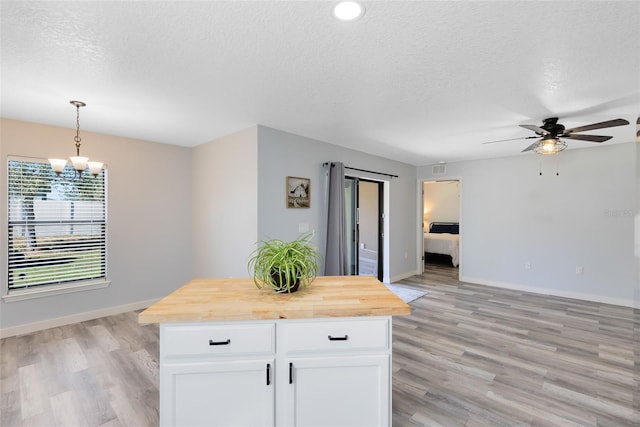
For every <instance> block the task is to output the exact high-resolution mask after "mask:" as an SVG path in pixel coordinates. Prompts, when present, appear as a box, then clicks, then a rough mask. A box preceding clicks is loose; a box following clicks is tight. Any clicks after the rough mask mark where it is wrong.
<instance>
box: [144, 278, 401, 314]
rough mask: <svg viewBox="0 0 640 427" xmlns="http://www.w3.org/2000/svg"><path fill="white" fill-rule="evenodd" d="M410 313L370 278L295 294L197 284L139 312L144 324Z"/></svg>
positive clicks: (319, 281)
mask: <svg viewBox="0 0 640 427" xmlns="http://www.w3.org/2000/svg"><path fill="white" fill-rule="evenodd" d="M408 314H411V307H409V305H408V304H406V303H405V302H404V301H402V300H401V299H400V298H399V297H398V296H396V295H395V294H394V293H393V292H391V291H390V290H389V289H387V287H386V286H384V285H383V284H382V283H380V282H379V281H378V280H377V279H376V278H374V277H371V276H319V277H316V279H315V280H314V281H313V282H311V283H310V284H309V285H308V286H307V287H306V288H304V289H300V290H298V291H297V292H294V293H292V294H278V293H276V292H274V291H273V290H272V289H270V288H263V289H258V288H256V286H255V285H254V283H253V279H251V278H239V279H195V280H192V281H190V282H189V283H187V284H186V285H184V286H182V287H181V288H180V289H178V290H176V291H175V292H173V293H171V294H169V295H168V296H166V297H165V298H163V299H161V300H160V301H158V302H157V303H155V304H153V305H152V306H151V307H149V308H148V309H146V310H145V311H143V312H142V313H140V315H139V317H138V321H139V322H140V323H166V322H210V321H226V320H268V319H303V318H314V317H359V316H391V315H408Z"/></svg>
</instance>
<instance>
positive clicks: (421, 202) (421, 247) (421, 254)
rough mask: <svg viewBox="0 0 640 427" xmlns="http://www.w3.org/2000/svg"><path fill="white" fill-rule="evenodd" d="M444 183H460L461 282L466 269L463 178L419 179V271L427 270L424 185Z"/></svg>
mask: <svg viewBox="0 0 640 427" xmlns="http://www.w3.org/2000/svg"><path fill="white" fill-rule="evenodd" d="M444 181H458V185H459V187H458V194H459V199H458V200H459V201H458V204H459V206H458V207H459V209H460V220H459V224H460V241H459V250H460V254H459V256H458V280H460V278H461V277H463V269H464V263H463V253H464V251H463V250H462V248H463V240H464V231H463V229H464V225H463V224H464V222H463V216H464V209H463V206H464V205H463V200H464V197H463V189H464V186H463V185H462V177H460V176H445V177H438V178H437V179H435V178H431V179H425V178H423V179H419V180H418V203H417V205H418V209H417V211H418V212H417V214H418V218H417V219H418V222H417V233H418V239H417V248H418V256H417V262H418V268H417V271H418V272H419V274H422V273H424V272H425V268H424V261H425V260H424V236H423V235H424V231H425V230H424V183H425V182H444Z"/></svg>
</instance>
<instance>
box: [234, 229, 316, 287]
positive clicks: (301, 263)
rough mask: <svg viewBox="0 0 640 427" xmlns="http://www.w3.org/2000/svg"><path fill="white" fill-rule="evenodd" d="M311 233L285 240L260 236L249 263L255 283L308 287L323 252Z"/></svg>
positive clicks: (261, 285) (270, 285)
mask: <svg viewBox="0 0 640 427" xmlns="http://www.w3.org/2000/svg"><path fill="white" fill-rule="evenodd" d="M312 236H313V234H312V233H305V234H302V235H300V236H299V237H298V238H297V239H295V240H293V241H290V242H284V241H282V240H278V239H269V240H261V241H260V242H258V248H257V249H256V250H254V251H253V252H252V254H251V255H252V256H251V258H250V259H249V262H248V263H247V268H248V270H249V273H250V274H251V275H252V277H253V282H254V283H255V285H256V287H258V288H262V287H264V286H269V287H271V288H272V289H274V290H275V291H276V292H288V293H291V292H295V291H297V290H298V287H300V286H302V287H303V288H304V287H306V286H307V285H308V284H309V283H311V282H312V281H313V279H315V277H316V275H317V274H318V261H319V260H320V254H319V253H318V251H317V249H316V247H315V246H314V245H313V244H312V243H311V242H310V240H311V237H312Z"/></svg>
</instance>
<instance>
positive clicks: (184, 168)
mask: <svg viewBox="0 0 640 427" xmlns="http://www.w3.org/2000/svg"><path fill="white" fill-rule="evenodd" d="M0 124H1V130H0V141H1V145H0V158H1V159H2V162H3V163H2V164H3V166H2V170H3V171H5V172H3V173H1V174H0V223H2V224H6V221H7V217H6V216H7V194H6V191H7V182H6V161H7V156H9V155H14V156H25V157H37V158H48V157H60V156H63V157H64V156H68V155H71V154H73V153H74V149H75V147H74V145H73V135H74V130H72V129H64V128H59V127H54V126H47V125H41V124H35V123H27V122H21V121H16V120H9V119H1V122H0ZM82 141H83V144H82V148H81V151H82V154H84V155H87V156H89V157H90V158H92V159H96V160H98V159H99V160H101V161H104V162H106V163H107V165H108V177H107V178H108V184H107V185H108V205H107V215H108V229H107V257H108V270H107V275H108V278H109V280H111V285H110V286H109V287H107V288H102V289H96V290H90V291H83V292H76V293H69V294H64V295H56V296H49V297H44V298H38V299H30V300H25V301H14V302H5V301H4V300H3V301H2V302H0V327H1V328H2V329H3V330H4V329H6V328H12V327H15V326H18V325H25V324H32V323H38V322H43V321H47V320H50V319H57V318H64V317H69V316H75V315H79V314H81V313H86V312H98V311H100V310H103V309H107V308H112V307H118V306H124V305H131V304H135V303H137V302H144V301H149V300H153V299H156V298H160V297H163V296H165V295H167V294H169V293H170V292H172V291H173V290H175V289H176V288H177V287H179V286H180V285H182V284H183V283H185V282H186V281H187V280H189V279H190V278H191V268H190V259H191V184H190V179H191V177H190V173H189V171H190V169H191V155H190V150H189V149H188V148H183V147H178V146H172V145H166V144H155V143H151V142H146V141H140V140H135V139H129V138H121V137H117V136H109V135H102V134H96V133H91V132H85V131H83V132H82ZM0 242H2V243H0V260H1V261H0V289H1V292H2V294H3V295H5V294H6V292H7V283H6V278H7V266H6V259H7V258H6V257H7V248H6V244H5V242H6V229H5V228H4V227H2V228H1V235H0Z"/></svg>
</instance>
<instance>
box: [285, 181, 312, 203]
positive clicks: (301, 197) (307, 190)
mask: <svg viewBox="0 0 640 427" xmlns="http://www.w3.org/2000/svg"><path fill="white" fill-rule="evenodd" d="M287 207H288V208H308V207H311V180H310V179H309V178H299V177H297V176H288V177H287Z"/></svg>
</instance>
